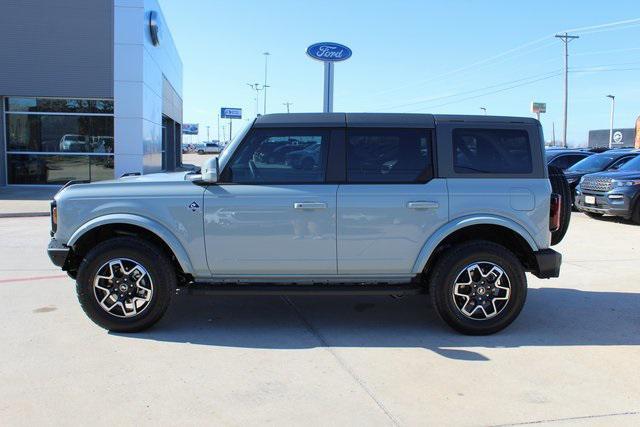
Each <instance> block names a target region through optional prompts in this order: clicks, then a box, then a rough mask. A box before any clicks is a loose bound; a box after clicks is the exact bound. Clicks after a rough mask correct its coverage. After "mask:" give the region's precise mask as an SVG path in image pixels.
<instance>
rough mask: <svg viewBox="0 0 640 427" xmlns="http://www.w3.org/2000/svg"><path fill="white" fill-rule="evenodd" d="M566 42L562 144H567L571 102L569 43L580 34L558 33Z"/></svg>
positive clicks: (557, 35)
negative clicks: (569, 105)
mask: <svg viewBox="0 0 640 427" xmlns="http://www.w3.org/2000/svg"><path fill="white" fill-rule="evenodd" d="M556 37H557V38H559V39H560V40H562V42H563V43H564V129H563V130H562V145H563V146H564V147H566V146H567V111H568V103H569V43H570V42H571V41H572V40H574V39H577V38H580V36H570V35H569V34H567V33H564V34H556Z"/></svg>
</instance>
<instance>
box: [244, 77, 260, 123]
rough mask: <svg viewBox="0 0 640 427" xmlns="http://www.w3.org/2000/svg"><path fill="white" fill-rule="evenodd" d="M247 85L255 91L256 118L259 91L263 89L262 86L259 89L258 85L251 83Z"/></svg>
mask: <svg viewBox="0 0 640 427" xmlns="http://www.w3.org/2000/svg"><path fill="white" fill-rule="evenodd" d="M247 85H248V86H249V87H250V88H251V89H253V90H255V91H256V117H258V115H260V101H259V100H260V96H259V93H260V91H261V90H263V89H264V86H263V87H260V83H253V84H251V83H247Z"/></svg>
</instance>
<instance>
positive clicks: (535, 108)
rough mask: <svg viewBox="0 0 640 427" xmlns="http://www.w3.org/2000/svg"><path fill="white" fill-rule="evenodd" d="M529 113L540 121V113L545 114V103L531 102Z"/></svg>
mask: <svg viewBox="0 0 640 427" xmlns="http://www.w3.org/2000/svg"><path fill="white" fill-rule="evenodd" d="M531 112H532V113H536V118H537V119H538V121H540V113H546V112H547V103H546V102H535V101H534V102H532V103H531Z"/></svg>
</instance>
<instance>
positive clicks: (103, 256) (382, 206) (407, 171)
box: [49, 113, 570, 335]
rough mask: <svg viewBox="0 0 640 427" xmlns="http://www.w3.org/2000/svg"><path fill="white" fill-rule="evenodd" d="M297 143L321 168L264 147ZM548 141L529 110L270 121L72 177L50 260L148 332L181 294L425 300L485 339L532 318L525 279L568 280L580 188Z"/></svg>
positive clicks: (133, 327) (115, 313)
mask: <svg viewBox="0 0 640 427" xmlns="http://www.w3.org/2000/svg"><path fill="white" fill-rule="evenodd" d="M291 141H297V142H298V143H300V141H304V144H305V145H306V146H308V147H313V150H316V149H317V151H318V155H317V161H316V160H315V158H316V156H313V158H314V161H313V162H308V164H306V165H305V167H300V165H297V163H296V162H293V161H292V160H291V158H290V157H291V156H290V157H289V158H287V157H286V156H282V159H281V160H277V161H275V163H274V160H273V159H271V161H267V159H266V156H263V155H262V154H263V151H264V150H262V149H261V148H262V147H263V146H269V147H270V148H273V145H278V144H282V145H283V146H284V145H287V144H289V145H290V144H291ZM543 141H544V139H543V135H542V130H541V127H540V124H539V122H538V121H536V120H534V119H530V118H514V117H486V116H477V117H476V116H445V115H435V116H434V115H428V114H350V113H346V114H345V113H326V114H314V113H309V114H271V115H264V116H260V117H258V118H257V119H256V120H255V121H254V122H253V123H251V124H250V125H249V126H248V127H247V128H246V129H245V130H244V131H242V133H241V134H239V135H238V137H237V138H236V139H235V140H234V141H233V142H232V143H231V144H230V146H229V147H228V148H227V149H226V150H225V151H224V152H223V153H222V154H221V155H220V156H219V157H217V158H213V159H210V160H208V161H207V162H206V163H205V165H204V166H203V167H202V170H200V171H196V172H177V173H159V174H152V175H143V176H129V177H123V178H120V179H117V180H114V181H102V182H95V183H91V184H73V183H71V184H70V185H67V186H66V187H65V188H64V189H62V190H61V191H60V192H59V193H58V194H57V195H56V196H55V199H54V200H53V202H52V205H51V206H52V214H51V219H52V221H51V222H52V223H51V225H52V232H51V234H52V240H51V243H50V245H49V256H50V258H51V260H52V261H53V263H54V264H56V265H58V266H60V267H62V269H63V270H65V271H67V272H68V274H69V275H70V276H71V277H73V278H74V279H75V280H76V284H77V294H78V298H79V301H80V304H81V305H82V308H83V309H84V311H85V312H86V314H87V315H88V316H89V317H90V318H91V319H92V320H93V321H94V322H95V323H97V324H98V325H100V326H102V327H104V328H107V329H109V330H112V331H121V332H133V331H139V330H142V329H145V328H147V327H149V326H151V325H153V324H154V323H156V322H157V321H158V320H159V319H160V318H161V316H162V315H163V313H164V312H165V310H166V309H167V307H168V306H169V301H170V299H171V297H172V295H173V294H174V293H175V292H174V291H175V289H176V288H177V287H179V288H183V289H185V290H186V291H187V292H190V293H194V294H214V295H219V294H280V293H285V294H303V295H315V294H354V293H363V294H369V295H371V294H388V295H398V294H420V293H429V294H430V298H431V300H432V302H433V304H434V306H435V308H436V311H437V313H438V314H439V315H440V317H441V318H442V319H443V320H444V321H445V322H446V323H448V324H449V325H450V326H451V327H453V328H455V329H456V330H458V331H460V332H462V333H465V334H476V335H479V334H490V333H493V332H496V331H499V330H501V329H503V328H504V327H506V326H507V325H509V324H510V323H511V322H512V321H513V320H514V319H515V318H516V317H517V316H518V314H519V313H520V310H521V309H522V307H523V304H524V302H525V298H526V294H527V280H526V277H525V272H531V273H533V274H534V275H536V276H538V277H541V278H550V277H557V276H558V275H559V271H560V263H561V256H560V254H559V253H557V252H555V251H554V250H552V249H550V246H551V245H552V244H555V243H557V242H559V241H560V240H561V239H562V236H563V235H564V233H565V232H566V228H567V226H568V221H569V215H570V209H568V205H567V203H569V201H570V193H569V189H568V186H567V184H566V181H565V180H564V178H563V175H562V172H561V171H559V170H557V168H556V169H549V171H551V173H549V172H548V169H547V166H546V161H545V153H544V146H543V145H544V144H543Z"/></svg>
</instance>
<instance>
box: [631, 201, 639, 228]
mask: <svg viewBox="0 0 640 427" xmlns="http://www.w3.org/2000/svg"><path fill="white" fill-rule="evenodd" d="M631 221H633V223H634V224H638V225H640V198H639V199H638V201H636V205H635V207H634V208H633V212H631Z"/></svg>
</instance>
